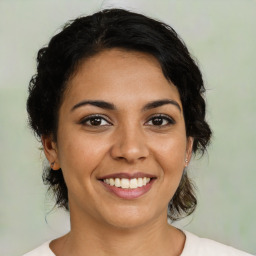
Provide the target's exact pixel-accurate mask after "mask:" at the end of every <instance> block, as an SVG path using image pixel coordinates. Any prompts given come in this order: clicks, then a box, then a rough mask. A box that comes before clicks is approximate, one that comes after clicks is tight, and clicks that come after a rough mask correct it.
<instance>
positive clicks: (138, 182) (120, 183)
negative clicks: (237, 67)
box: [103, 177, 151, 189]
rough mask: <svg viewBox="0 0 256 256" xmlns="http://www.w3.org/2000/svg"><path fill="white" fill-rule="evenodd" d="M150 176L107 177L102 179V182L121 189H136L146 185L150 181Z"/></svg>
mask: <svg viewBox="0 0 256 256" xmlns="http://www.w3.org/2000/svg"><path fill="white" fill-rule="evenodd" d="M150 180H151V178H148V177H143V178H133V179H127V178H121V179H120V178H109V179H104V180H103V182H104V183H106V184H108V185H110V186H113V187H117V188H123V189H136V188H141V187H143V186H146V185H147V184H148V183H149V182H150Z"/></svg>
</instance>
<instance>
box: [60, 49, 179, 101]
mask: <svg viewBox="0 0 256 256" xmlns="http://www.w3.org/2000/svg"><path fill="white" fill-rule="evenodd" d="M158 98H171V99H174V100H176V101H178V102H180V97H179V93H178V90H177V88H176V87H175V86H174V85H173V84H172V83H171V82H170V81H168V80H167V79H166V78H165V76H164V74H163V72H162V69H161V65H160V63H159V62H158V60H157V59H156V58H155V57H154V56H152V55H150V54H146V53H142V52H136V51H127V50H122V49H116V48H114V49H109V50H104V51H102V52H100V53H98V54H97V55H95V56H93V57H91V58H89V59H86V60H84V61H83V62H81V64H80V65H79V67H78V69H77V70H76V72H75V73H74V75H73V76H72V77H71V79H70V80H69V82H68V89H67V92H66V93H65V97H64V102H63V103H65V102H66V103H67V104H74V103H76V101H79V100H84V99H92V100H93V99H102V100H107V101H115V102H116V103H117V104H118V103H120V104H122V103H124V100H125V101H129V103H130V102H134V104H139V103H141V104H144V103H145V102H146V101H152V100H156V99H158Z"/></svg>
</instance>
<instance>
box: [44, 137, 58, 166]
mask: <svg viewBox="0 0 256 256" xmlns="http://www.w3.org/2000/svg"><path fill="white" fill-rule="evenodd" d="M41 141H42V144H43V147H44V154H45V156H46V158H47V160H48V161H49V163H50V166H51V169H53V170H59V169H60V165H59V160H58V151H57V144H56V142H54V141H53V139H52V136H50V135H48V136H42V137H41Z"/></svg>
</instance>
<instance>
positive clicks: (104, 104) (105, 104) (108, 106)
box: [71, 99, 181, 112]
mask: <svg viewBox="0 0 256 256" xmlns="http://www.w3.org/2000/svg"><path fill="white" fill-rule="evenodd" d="M166 104H172V105H174V106H176V107H177V108H178V109H179V111H180V112H181V107H180V105H179V103H178V102H177V101H175V100H170V99H162V100H155V101H151V102H149V103H147V104H146V105H145V106H144V107H143V108H142V111H147V110H150V109H153V108H158V107H161V106H163V105H166ZM85 105H92V106H96V107H99V108H103V109H108V110H117V107H116V106H115V105H114V104H112V103H109V102H106V101H103V100H84V101H81V102H79V103H77V104H76V105H74V106H73V107H72V109H71V111H74V110H75V109H77V108H79V107H82V106H85Z"/></svg>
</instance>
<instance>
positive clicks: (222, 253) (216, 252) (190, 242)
mask: <svg viewBox="0 0 256 256" xmlns="http://www.w3.org/2000/svg"><path fill="white" fill-rule="evenodd" d="M183 232H184V234H185V235H186V242H185V246H184V249H183V252H182V254H181V255H180V256H253V255H252V254H248V253H246V252H242V251H239V250H237V249H234V248H233V247H230V246H227V245H224V244H221V243H218V242H215V241H213V240H210V239H206V238H200V237H198V236H196V235H193V234H191V233H189V232H187V231H183ZM50 242H51V241H48V242H46V243H44V244H42V245H41V246H39V247H38V248H36V249H34V250H33V251H31V252H29V253H26V254H24V255H23V256H55V254H54V253H53V252H52V251H51V249H50V247H49V244H50Z"/></svg>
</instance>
